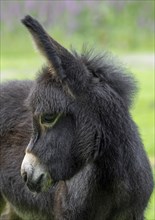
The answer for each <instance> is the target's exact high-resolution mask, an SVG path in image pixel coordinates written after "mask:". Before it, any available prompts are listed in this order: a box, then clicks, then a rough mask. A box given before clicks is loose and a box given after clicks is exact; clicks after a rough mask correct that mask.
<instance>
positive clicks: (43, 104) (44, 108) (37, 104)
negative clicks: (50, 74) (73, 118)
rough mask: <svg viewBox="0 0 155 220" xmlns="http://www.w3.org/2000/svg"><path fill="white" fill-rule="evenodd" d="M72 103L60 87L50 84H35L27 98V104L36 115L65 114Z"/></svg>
mask: <svg viewBox="0 0 155 220" xmlns="http://www.w3.org/2000/svg"><path fill="white" fill-rule="evenodd" d="M72 101H73V100H71V97H69V95H67V93H66V92H65V91H64V89H63V87H62V86H58V85H57V86H56V85H54V84H51V83H49V84H39V83H38V84H36V85H35V87H34V88H33V90H32V92H31V94H30V96H29V98H28V104H29V105H30V107H31V108H32V110H33V112H37V113H48V112H49V113H50V112H67V111H68V109H69V106H70V105H71V103H72Z"/></svg>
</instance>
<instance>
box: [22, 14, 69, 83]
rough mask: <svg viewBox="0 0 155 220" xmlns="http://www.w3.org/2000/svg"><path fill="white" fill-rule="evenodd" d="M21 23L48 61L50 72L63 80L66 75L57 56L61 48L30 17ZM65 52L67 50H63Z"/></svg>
mask: <svg viewBox="0 0 155 220" xmlns="http://www.w3.org/2000/svg"><path fill="white" fill-rule="evenodd" d="M22 23H23V24H24V25H25V26H26V27H27V29H28V30H29V31H30V33H31V35H32V37H33V39H34V42H35V44H36V45H37V48H38V49H39V51H40V52H41V53H42V54H43V55H44V56H45V57H46V59H47V60H48V62H49V65H50V66H51V69H52V72H53V73H54V74H55V75H59V77H60V78H61V79H64V78H65V77H66V75H65V73H64V70H63V68H62V62H61V59H60V57H59V54H58V53H57V50H59V51H60V49H61V46H60V45H59V44H58V43H57V42H55V41H54V40H53V41H52V39H51V37H50V36H49V35H48V34H47V33H46V31H45V30H44V29H43V27H42V26H41V25H40V24H39V22H38V21H37V20H35V19H33V18H32V17H31V16H29V15H27V16H26V17H25V18H24V19H22ZM65 51H67V50H66V49H65ZM68 53H69V52H68Z"/></svg>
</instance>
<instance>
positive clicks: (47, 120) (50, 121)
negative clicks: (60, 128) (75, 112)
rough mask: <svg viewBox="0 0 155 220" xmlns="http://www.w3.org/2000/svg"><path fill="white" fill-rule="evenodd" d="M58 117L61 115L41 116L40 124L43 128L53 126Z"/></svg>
mask: <svg viewBox="0 0 155 220" xmlns="http://www.w3.org/2000/svg"><path fill="white" fill-rule="evenodd" d="M60 116H61V114H43V115H42V116H41V119H40V122H41V124H42V125H45V126H46V125H47V126H53V125H54V124H55V123H56V122H57V121H58V119H59V118H60Z"/></svg>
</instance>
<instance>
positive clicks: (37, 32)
mask: <svg viewBox="0 0 155 220" xmlns="http://www.w3.org/2000/svg"><path fill="white" fill-rule="evenodd" d="M22 22H23V24H24V25H25V26H26V27H27V28H28V30H29V31H30V33H31V35H32V37H33V39H34V42H35V43H36V45H37V47H38V49H39V51H40V52H41V53H42V54H43V55H44V57H45V58H46V60H47V61H48V65H47V66H46V67H44V68H43V69H42V71H41V73H40V75H39V76H38V78H37V79H36V81H35V83H34V86H33V88H32V90H31V92H30V94H29V97H28V99H27V103H28V105H29V107H30V109H31V111H32V115H33V130H34V132H33V136H32V138H31V140H30V143H29V145H28V146H27V148H26V155H25V157H24V160H23V163H22V166H21V174H22V176H23V179H24V181H25V182H26V183H27V185H28V187H29V188H30V189H31V190H32V191H37V192H39V191H42V190H44V189H45V188H47V186H48V185H50V184H51V180H52V181H54V182H55V181H59V180H68V179H70V178H71V177H73V176H74V175H75V174H76V173H77V172H78V171H79V170H80V169H82V167H84V166H85V165H86V164H88V163H95V162H97V161H100V158H102V155H103V154H104V153H105V154H106V150H107V149H108V148H109V146H110V145H116V144H119V143H116V141H117V142H118V141H119V137H122V134H121V132H120V130H121V131H122V129H123V128H122V126H123V125H122V123H120V121H119V120H121V121H122V120H125V118H126V112H127V111H128V105H129V102H130V98H131V96H129V94H131V93H130V91H132V88H133V86H132V85H133V84H132V83H130V81H131V79H130V77H127V76H126V75H124V76H123V75H122V73H120V72H121V71H122V70H120V69H117V68H114V67H113V64H107V62H106V61H104V57H103V58H102V59H100V58H98V57H96V58H94V59H92V60H91V59H89V58H87V57H86V56H85V55H82V56H81V57H80V56H78V55H77V54H74V55H73V54H72V53H70V52H69V51H68V50H66V49H65V48H64V47H62V46H61V45H60V44H58V43H57V42H56V41H55V40H53V39H52V38H51V37H50V36H49V35H48V34H47V33H46V32H45V30H44V29H43V27H42V26H41V25H40V24H39V23H38V22H37V21H36V20H34V19H33V18H32V17H30V16H26V17H25V18H24V19H23V20H22ZM111 72H112V73H111ZM112 74H113V76H112ZM120 117H122V119H120ZM119 127H120V128H121V129H119ZM113 130H114V131H115V133H113ZM123 132H125V131H123ZM121 140H122V141H123V137H122V138H121ZM113 154H118V152H117V151H116V152H115V151H114V150H113ZM103 163H104V161H103Z"/></svg>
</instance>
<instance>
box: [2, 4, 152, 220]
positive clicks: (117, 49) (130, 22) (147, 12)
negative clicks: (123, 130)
mask: <svg viewBox="0 0 155 220" xmlns="http://www.w3.org/2000/svg"><path fill="white" fill-rule="evenodd" d="M154 7H155V5H154V1H153V0H148V1H140V0H139V1H138V0H134V1H132V0H130V1H128V0H127V1H125V0H124V1H121V0H120V1H119V0H118V1H116V0H115V1H112V0H109V1H108V0H107V1H91V0H89V1H78V0H77V1H76V0H70V1H68V0H63V1H60V0H59V1H47V0H46V1H35V0H34V1H33V0H25V1H24V0H18V1H14V0H7V1H5V0H1V1H0V12H1V13H0V25H1V31H0V51H1V59H0V61H1V68H0V80H1V82H4V81H6V80H12V79H34V78H35V73H37V71H38V70H39V68H40V67H41V66H42V64H43V63H44V59H43V58H42V57H41V56H40V55H39V54H38V53H36V51H35V50H34V48H33V46H32V43H31V40H30V37H29V33H28V32H27V30H25V28H24V27H23V25H22V24H21V22H20V19H22V18H23V17H24V16H25V15H27V14H30V15H32V16H34V17H36V18H37V19H38V20H39V21H40V22H41V23H42V24H43V25H44V26H45V27H46V29H47V30H48V31H49V33H50V34H51V35H52V37H53V38H55V39H56V40H57V41H58V42H60V43H61V44H62V45H64V46H65V47H67V48H70V47H71V45H73V48H75V49H76V50H77V51H79V52H80V50H81V48H82V45H83V43H86V44H88V46H90V47H93V48H94V49H95V51H96V52H101V53H102V52H103V51H105V50H106V51H110V52H111V53H112V54H114V56H116V57H118V58H119V60H120V61H121V62H122V63H123V64H124V66H126V67H127V68H128V70H129V71H131V72H132V74H133V75H134V76H135V78H136V80H137V82H138V87H139V92H138V94H137V96H136V98H135V101H134V105H133V107H132V109H131V114H132V115H133V118H134V120H135V121H136V123H137V124H138V126H139V130H140V133H141V136H142V139H143V142H144V146H145V149H146V152H147V154H148V156H149V159H150V162H151V165H152V168H153V170H154V168H155V150H154V109H155V105H154V70H155V67H154V46H155V45H154V25H155V24H154V20H155V14H154V13H155V12H154ZM154 174H155V171H154ZM154 207H155V194H154V195H152V198H151V201H150V204H149V207H148V209H147V211H146V220H155V211H154Z"/></svg>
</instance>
